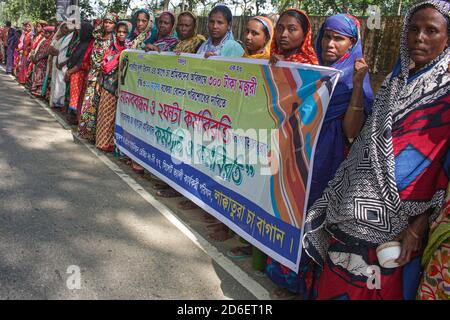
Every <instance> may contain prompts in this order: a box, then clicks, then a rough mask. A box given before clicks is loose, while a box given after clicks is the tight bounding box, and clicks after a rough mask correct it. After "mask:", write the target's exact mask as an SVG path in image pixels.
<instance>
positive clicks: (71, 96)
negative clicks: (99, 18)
mask: <svg viewBox="0 0 450 320" xmlns="http://www.w3.org/2000/svg"><path fill="white" fill-rule="evenodd" d="M93 30H94V27H93V26H92V25H91V24H90V23H88V22H82V23H81V25H80V30H76V33H74V34H73V37H72V40H71V41H70V44H69V47H68V49H67V57H69V59H68V60H67V71H66V74H65V76H64V80H65V81H66V85H67V86H68V89H69V90H66V103H65V105H66V106H67V110H65V108H62V109H61V110H62V111H63V112H64V111H66V112H67V121H68V122H69V123H70V124H72V125H77V124H78V117H79V114H80V111H81V106H82V103H83V98H84V91H85V88H86V76H87V72H88V66H89V63H88V61H89V60H90V56H89V55H87V54H86V52H87V51H88V48H89V47H90V46H91V43H92V42H93V38H92V32H93Z"/></svg>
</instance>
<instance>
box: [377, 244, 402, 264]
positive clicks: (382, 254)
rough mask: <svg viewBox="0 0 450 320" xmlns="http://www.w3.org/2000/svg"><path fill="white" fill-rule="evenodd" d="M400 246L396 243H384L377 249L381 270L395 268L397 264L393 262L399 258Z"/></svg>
mask: <svg viewBox="0 0 450 320" xmlns="http://www.w3.org/2000/svg"><path fill="white" fill-rule="evenodd" d="M401 252H402V244H401V243H400V242H398V241H391V242H386V243H383V244H382V245H380V246H379V247H378V248H377V257H378V262H379V263H380V266H382V267H383V268H388V269H393V268H397V267H398V266H399V264H398V263H397V262H395V260H397V259H398V257H400V253H401Z"/></svg>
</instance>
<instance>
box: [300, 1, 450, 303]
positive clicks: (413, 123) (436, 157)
mask: <svg viewBox="0 0 450 320" xmlns="http://www.w3.org/2000/svg"><path fill="white" fill-rule="evenodd" d="M449 17H450V4H449V3H448V2H446V1H439V0H432V1H425V2H423V3H421V4H419V5H416V6H414V7H412V8H411V9H410V10H409V12H408V13H407V15H406V17H405V24H404V27H403V31H402V35H401V48H400V59H399V63H398V64H397V66H396V67H395V68H394V71H393V72H392V74H391V75H389V76H388V77H387V78H386V80H385V82H384V84H383V85H382V87H381V89H380V91H379V92H378V94H377V97H376V99H375V102H374V105H373V110H372V116H370V117H369V118H368V119H367V120H366V124H365V126H364V127H363V129H362V131H361V133H360V135H359V137H358V138H357V139H356V140H355V142H354V144H353V146H352V148H351V150H350V153H349V155H348V157H347V159H346V160H344V162H342V164H341V166H340V167H339V168H338V170H337V172H336V175H335V177H334V179H332V180H331V181H330V183H329V184H328V187H327V188H326V189H325V191H324V195H323V196H322V197H321V198H320V199H319V200H317V201H316V202H315V203H314V204H313V206H312V207H311V208H310V210H309V211H308V214H307V216H306V223H305V234H304V239H303V244H304V248H305V250H306V252H307V253H308V255H309V256H310V257H311V258H312V259H313V260H314V261H315V262H316V263H317V264H318V265H319V266H320V267H321V268H323V272H322V273H321V275H320V278H319V279H317V285H316V289H317V298H318V299H410V298H411V297H414V296H415V294H416V292H417V287H418V280H419V275H420V260H419V259H420V254H421V253H420V250H421V247H422V245H423V241H424V238H425V236H426V232H427V230H428V228H429V221H434V220H435V219H436V217H437V215H438V214H439V212H440V211H441V210H442V206H443V204H444V196H445V191H446V188H447V186H448V182H449V178H448V177H449V176H448V170H447V169H448V167H446V166H444V165H442V164H443V163H448V150H449V147H450V140H449V139H448V132H449V130H450V118H449V110H448V108H447V107H446V106H447V105H448V101H449V99H450V94H449V92H450V77H449V76H448V72H449V63H450V54H449V53H450V49H449V48H448V44H449V25H448V21H449ZM411 62H412V64H411ZM417 119H421V120H420V123H418V122H417ZM393 240H397V241H400V242H401V254H400V257H399V258H398V259H397V260H396V263H397V264H398V267H396V268H390V269H388V268H383V267H381V266H380V265H379V262H378V259H377V255H376V248H377V247H379V246H380V245H383V244H385V243H388V242H390V241H393ZM369 266H379V267H380V270H381V279H380V280H381V283H380V289H378V290H371V289H370V288H368V286H367V280H368V271H367V270H368V267H369Z"/></svg>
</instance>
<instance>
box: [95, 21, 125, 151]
mask: <svg viewBox="0 0 450 320" xmlns="http://www.w3.org/2000/svg"><path fill="white" fill-rule="evenodd" d="M130 31H131V24H130V23H129V22H126V21H120V22H119V23H118V24H117V28H116V36H115V38H114V41H113V43H112V44H111V46H110V47H109V49H108V50H107V51H106V53H105V56H104V58H103V62H102V76H101V80H100V87H101V90H100V104H99V107H98V117H97V132H96V139H95V145H96V146H97V148H98V149H100V150H102V151H105V152H114V149H115V145H114V126H115V119H116V107H117V95H118V92H117V89H118V85H119V60H120V54H121V53H122V51H123V50H124V49H125V40H126V38H127V36H128V33H129V32H130Z"/></svg>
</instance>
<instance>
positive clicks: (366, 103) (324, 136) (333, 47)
mask: <svg viewBox="0 0 450 320" xmlns="http://www.w3.org/2000/svg"><path fill="white" fill-rule="evenodd" d="M316 52H317V54H318V60H319V63H320V64H321V65H324V66H329V67H333V68H336V69H338V70H341V71H342V72H343V74H342V75H341V77H340V78H339V82H338V83H337V85H336V88H335V90H334V93H333V96H332V97H331V101H330V104H329V106H328V109H327V113H326V115H325V119H324V122H323V124H322V130H321V133H320V135H319V140H318V143H317V145H316V153H315V158H314V169H313V177H312V181H311V187H310V196H309V202H308V203H309V204H310V205H312V203H314V201H315V200H317V199H318V198H319V197H320V196H321V195H322V192H323V190H324V189H325V187H326V185H327V183H328V182H329V181H330V180H331V179H332V178H333V177H334V174H335V172H336V170H337V167H338V166H339V165H340V164H341V163H342V161H343V160H344V159H345V156H346V153H347V152H348V149H349V147H350V142H349V140H353V139H354V138H355V137H356V136H357V135H358V134H359V131H360V129H361V127H362V125H363V123H364V120H365V117H366V116H367V115H368V114H370V112H371V107H372V103H373V93H372V89H371V87H370V82H369V78H368V76H367V71H368V66H367V64H366V63H365V61H364V60H363V59H362V57H363V55H362V44H361V39H360V24H359V21H358V20H357V19H356V18H355V17H353V16H351V15H348V14H338V15H334V16H331V17H329V18H327V20H326V21H325V23H324V24H323V25H322V27H321V29H320V31H319V34H318V38H317V42H316ZM302 266H303V268H302V272H300V273H299V275H297V274H295V273H294V272H292V271H290V270H289V269H287V268H285V267H282V266H281V265H279V264H275V263H272V264H270V265H269V268H268V272H270V274H271V275H272V277H273V279H277V281H276V282H277V283H278V284H279V285H280V286H281V287H284V288H287V289H288V290H289V291H291V292H293V293H297V294H301V295H303V297H308V298H311V297H312V296H314V292H311V291H310V289H311V283H310V282H309V283H308V285H307V283H306V280H307V279H308V281H309V280H310V278H311V274H308V273H311V272H313V270H312V268H313V265H312V264H311V261H310V260H309V259H304V261H302ZM280 293H281V292H280ZM284 293H285V294H287V292H284Z"/></svg>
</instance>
